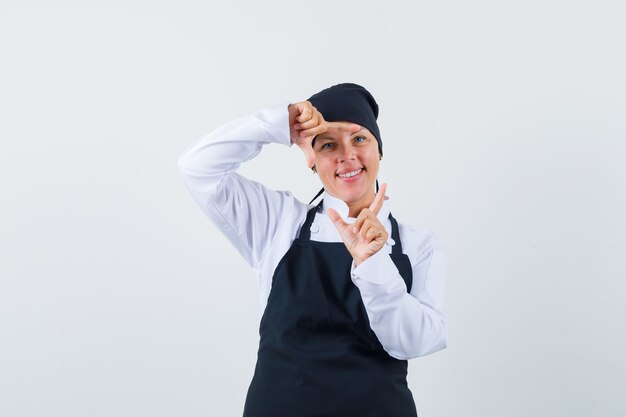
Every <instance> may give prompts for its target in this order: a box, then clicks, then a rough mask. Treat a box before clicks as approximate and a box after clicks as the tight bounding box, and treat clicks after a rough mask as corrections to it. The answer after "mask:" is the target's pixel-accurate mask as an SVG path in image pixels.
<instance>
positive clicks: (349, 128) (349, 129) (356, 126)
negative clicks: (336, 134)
mask: <svg viewBox="0 0 626 417" xmlns="http://www.w3.org/2000/svg"><path fill="white" fill-rule="evenodd" d="M362 127H363V126H361V125H359V124H356V123H350V124H349V125H347V126H344V127H343V129H344V130H346V131H347V132H350V133H354V132H358V131H359V130H361V128H362Z"/></svg>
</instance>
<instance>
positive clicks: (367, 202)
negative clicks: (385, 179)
mask: <svg viewBox="0 0 626 417" xmlns="http://www.w3.org/2000/svg"><path fill="white" fill-rule="evenodd" d="M375 197H376V193H375V192H374V189H373V188H372V189H371V190H370V191H369V192H368V193H367V194H366V195H364V196H363V197H362V198H361V199H359V200H357V201H351V202H346V204H347V205H348V217H358V215H359V213H360V212H361V210H363V209H364V208H368V207H369V206H371V205H372V202H373V201H374V198H375Z"/></svg>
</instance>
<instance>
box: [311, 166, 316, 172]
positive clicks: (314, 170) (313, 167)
mask: <svg viewBox="0 0 626 417" xmlns="http://www.w3.org/2000/svg"><path fill="white" fill-rule="evenodd" d="M311 171H313V173H315V174H317V170H316V169H315V165H313V166H312V167H311Z"/></svg>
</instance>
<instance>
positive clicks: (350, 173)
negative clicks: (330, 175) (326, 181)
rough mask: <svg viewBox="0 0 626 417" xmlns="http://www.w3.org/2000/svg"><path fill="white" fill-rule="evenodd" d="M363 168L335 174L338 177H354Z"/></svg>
mask: <svg viewBox="0 0 626 417" xmlns="http://www.w3.org/2000/svg"><path fill="white" fill-rule="evenodd" d="M364 170H365V168H359V169H357V170H354V171H350V172H346V173H343V174H337V176H338V177H339V178H352V177H355V176H357V175H359V174H360V173H361V172H363V171H364Z"/></svg>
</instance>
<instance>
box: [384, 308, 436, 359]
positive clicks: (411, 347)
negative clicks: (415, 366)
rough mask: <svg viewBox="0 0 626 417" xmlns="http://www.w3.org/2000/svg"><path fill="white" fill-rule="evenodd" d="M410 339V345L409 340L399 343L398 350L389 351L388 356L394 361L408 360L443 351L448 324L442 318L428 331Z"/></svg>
mask: <svg viewBox="0 0 626 417" xmlns="http://www.w3.org/2000/svg"><path fill="white" fill-rule="evenodd" d="M422 330H424V329H422ZM411 339H412V343H410V342H409V340H407V341H406V343H400V344H399V346H398V347H400V349H389V350H388V353H389V355H390V356H393V357H394V358H396V359H403V360H408V359H415V358H419V357H422V356H426V355H430V354H432V353H435V352H439V351H441V350H444V349H445V348H447V347H448V322H447V320H446V319H445V318H442V319H441V320H440V321H439V322H438V323H437V325H436V326H431V327H430V331H427V332H425V331H422V332H420V333H419V334H416V335H415V337H414V338H411Z"/></svg>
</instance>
